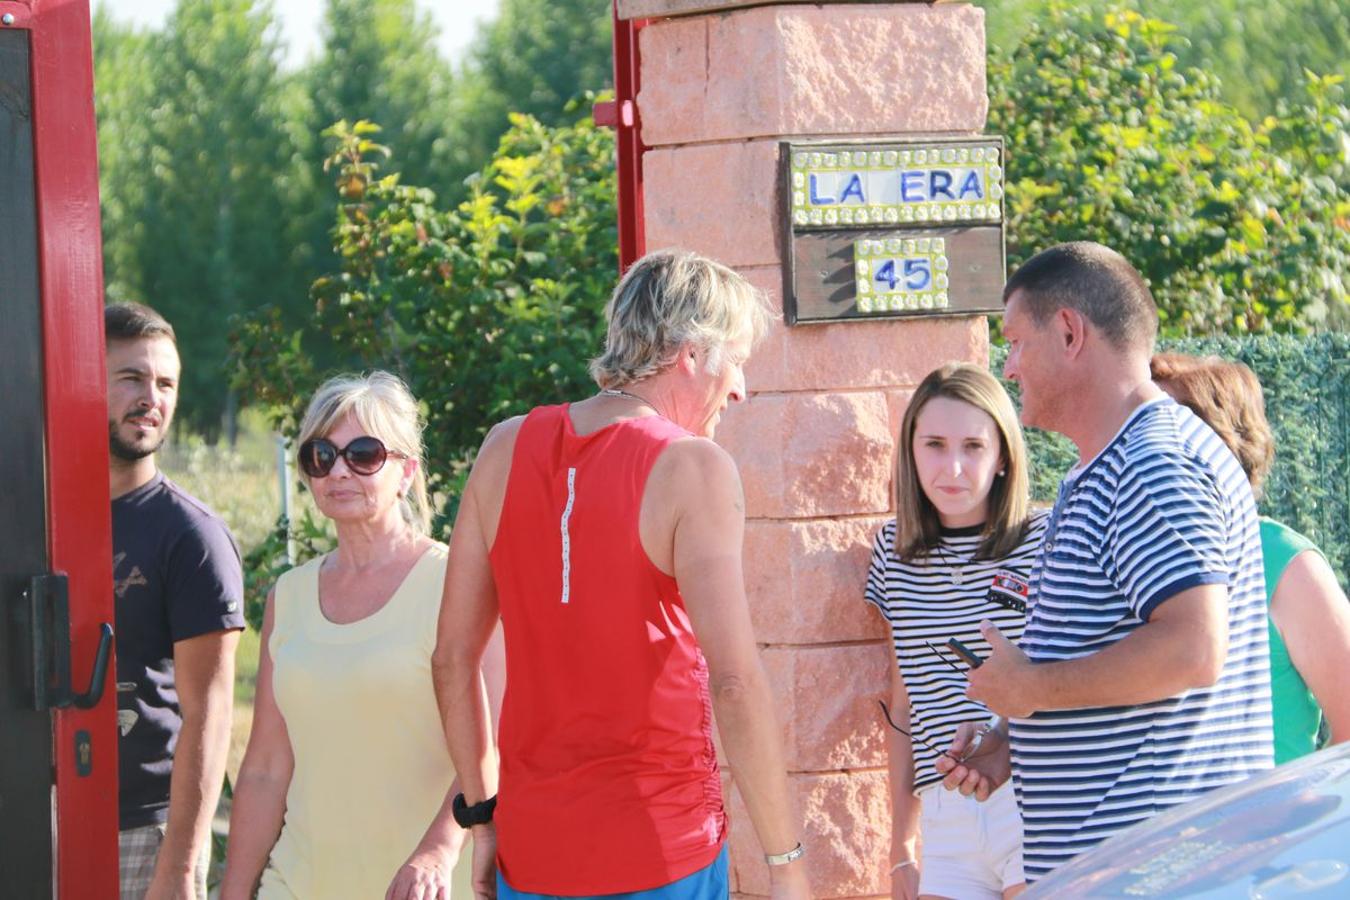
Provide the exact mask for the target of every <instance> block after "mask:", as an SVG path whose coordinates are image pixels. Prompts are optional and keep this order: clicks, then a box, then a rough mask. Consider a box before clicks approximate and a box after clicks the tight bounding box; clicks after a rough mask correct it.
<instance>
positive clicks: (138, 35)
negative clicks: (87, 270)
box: [93, 6, 154, 300]
mask: <svg viewBox="0 0 1350 900" xmlns="http://www.w3.org/2000/svg"><path fill="white" fill-rule="evenodd" d="M93 37H94V110H95V113H96V114H97V117H98V145H99V197H100V201H101V202H100V206H101V212H102V219H103V280H104V285H105V288H104V291H105V293H106V295H107V297H108V299H109V300H128V299H135V298H136V297H137V296H138V295H139V286H140V275H139V271H138V267H137V258H138V248H139V246H140V243H141V241H142V240H143V239H144V237H143V234H142V225H141V214H142V212H143V211H144V208H145V205H146V202H147V197H146V178H145V160H146V159H147V158H148V157H149V155H150V129H149V127H148V126H149V123H148V117H147V115H146V113H147V111H148V110H149V109H150V108H151V106H152V105H153V103H154V99H153V98H154V89H153V85H152V84H151V82H150V80H149V79H148V78H146V77H145V74H146V72H147V71H148V70H149V69H150V67H151V65H152V59H153V55H154V54H153V52H152V47H153V41H154V38H153V36H152V35H150V34H147V33H145V32H143V31H138V30H136V29H134V28H131V27H129V26H126V25H123V24H120V23H119V22H118V21H117V20H116V19H114V18H113V16H112V14H111V13H110V12H109V11H108V7H106V6H99V7H98V8H97V9H96V10H95V12H94V20H93Z"/></svg>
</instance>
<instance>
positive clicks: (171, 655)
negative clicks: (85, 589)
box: [103, 303, 244, 900]
mask: <svg viewBox="0 0 1350 900" xmlns="http://www.w3.org/2000/svg"><path fill="white" fill-rule="evenodd" d="M103 328H104V334H105V336H106V339H107V353H106V357H105V358H106V361H107V365H108V446H109V451H110V456H109V472H108V477H109V481H108V483H109V487H110V489H111V493H112V538H113V594H114V596H115V599H116V604H117V622H116V624H117V727H118V736H119V740H118V744H117V756H118V759H117V763H118V808H119V831H118V839H117V840H118V857H119V875H120V877H119V893H120V896H121V900H142V898H149V900H160V898H165V897H173V898H187V897H196V898H199V900H206V873H207V869H208V868H209V867H210V858H211V816H212V814H213V813H214V812H215V809H216V801H217V800H218V799H219V797H220V790H221V784H222V783H223V781H224V775H225V757H226V755H227V753H228V752H229V746H230V720H231V713H232V710H233V698H234V653H235V647H236V646H237V644H238V643H239V632H240V631H241V630H242V629H243V627H244V574H243V569H242V567H241V564H240V558H239V547H238V545H237V544H236V543H235V541H234V538H233V536H231V534H230V531H229V529H228V528H227V527H226V526H225V523H224V522H223V521H221V519H220V517H219V516H217V515H216V514H215V513H214V512H212V511H211V510H210V509H208V508H207V507H206V506H204V505H203V504H202V502H201V501H200V500H198V499H197V498H195V497H193V496H192V495H191V494H188V493H187V492H186V491H184V490H183V489H182V488H181V487H179V486H178V485H176V484H174V483H173V482H172V481H170V480H169V479H168V478H165V477H164V473H163V472H161V471H160V470H159V466H158V464H157V463H156V453H157V452H158V450H159V448H160V446H161V445H162V444H163V443H164V439H165V438H166V437H167V436H168V433H169V428H170V426H171V425H172V424H173V414H174V410H175V409H177V406H178V385H179V375H180V374H181V371H182V362H181V361H180V359H179V357H178V345H177V341H176V338H175V336H174V331H173V326H171V325H170V324H169V323H168V322H167V321H166V320H165V319H164V317H163V316H161V315H160V314H159V313H157V312H155V311H154V310H153V309H151V308H150V307H148V306H142V305H141V304H139V303H113V304H110V305H109V306H107V307H105V308H104V311H103Z"/></svg>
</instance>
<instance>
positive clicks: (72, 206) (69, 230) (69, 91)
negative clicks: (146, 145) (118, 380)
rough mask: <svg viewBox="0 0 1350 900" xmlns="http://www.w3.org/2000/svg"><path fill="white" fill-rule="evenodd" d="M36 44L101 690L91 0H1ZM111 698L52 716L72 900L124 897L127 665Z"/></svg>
mask: <svg viewBox="0 0 1350 900" xmlns="http://www.w3.org/2000/svg"><path fill="white" fill-rule="evenodd" d="M5 13H9V14H10V15H13V16H14V21H13V22H12V23H11V24H10V25H9V27H19V28H27V29H28V30H29V35H30V36H29V40H30V47H31V77H32V99H33V103H32V109H33V156H34V170H35V175H36V179H35V181H36V186H35V187H36V190H35V198H36V205H37V225H38V241H39V242H38V265H39V268H38V272H39V279H40V285H41V298H42V331H43V340H42V353H43V376H44V379H43V380H44V390H45V401H44V403H45V408H46V417H45V420H46V435H45V437H46V463H47V471H46V477H47V496H48V532H47V539H48V548H49V553H50V559H51V569H52V571H53V572H57V573H65V575H66V576H67V577H68V580H69V597H70V634H71V653H70V658H71V662H72V672H71V676H72V678H71V681H72V684H73V685H76V686H77V687H76V690H77V691H83V690H84V689H85V687H86V686H88V685H89V684H90V677H91V673H92V669H93V660H94V656H95V652H96V649H97V647H98V644H99V641H100V632H101V629H102V627H103V625H104V623H111V622H112V621H113V604H112V535H111V518H110V516H111V513H110V509H111V507H110V502H109V492H108V475H107V472H108V439H107V430H106V426H105V423H106V421H107V391H106V384H105V379H106V373H105V367H104V344H103V314H102V313H103V271H102V245H101V234H100V223H99V196H98V156H97V149H96V148H97V133H96V130H95V121H94V78H93V55H92V45H91V35H90V18H89V3H88V0H27V2H17V3H16V2H0V18H3V15H4V14H5ZM108 670H109V671H108V674H107V676H106V681H105V684H104V690H103V694H102V699H101V701H100V702H99V703H98V704H97V705H96V706H95V707H94V708H93V709H80V708H77V707H75V706H70V707H67V708H64V709H59V710H56V711H55V713H54V716H53V729H54V741H53V746H54V756H55V760H54V768H55V808H56V825H55V832H56V833H55V835H54V836H53V837H54V841H55V844H54V850H55V853H54V858H55V863H56V864H55V868H56V871H55V873H54V877H53V881H54V884H55V887H56V896H57V897H59V898H61V900H105V898H109V897H116V896H117V730H116V727H117V726H116V721H117V720H116V708H117V691H116V674H115V673H116V667H115V666H114V665H112V664H111V661H110V663H109V666H108Z"/></svg>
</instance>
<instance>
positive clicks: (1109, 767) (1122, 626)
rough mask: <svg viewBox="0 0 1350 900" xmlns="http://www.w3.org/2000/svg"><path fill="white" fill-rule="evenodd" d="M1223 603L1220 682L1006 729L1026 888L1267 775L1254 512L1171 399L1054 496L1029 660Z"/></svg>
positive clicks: (1128, 428) (1200, 429)
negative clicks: (1196, 605) (1189, 592)
mask: <svg viewBox="0 0 1350 900" xmlns="http://www.w3.org/2000/svg"><path fill="white" fill-rule="evenodd" d="M1202 584H1223V585H1226V586H1227V588H1228V598H1229V602H1228V658H1227V661H1226V662H1225V664H1224V668H1223V674H1222V675H1221V676H1220V678H1219V680H1218V682H1217V683H1216V684H1215V685H1214V686H1212V687H1209V688H1203V689H1197V690H1191V691H1187V692H1185V693H1183V694H1181V695H1180V696H1176V697H1170V698H1168V699H1165V700H1159V701H1156V702H1153V703H1147V704H1144V705H1142V706H1117V707H1107V708H1093V709H1074V710H1061V711H1054V712H1039V713H1036V714H1034V715H1033V716H1031V717H1030V718H1027V719H1014V720H1013V721H1012V723H1011V733H1012V763H1013V778H1014V785H1015V787H1016V789H1017V794H1018V801H1019V802H1020V804H1021V807H1022V819H1023V823H1024V828H1025V847H1024V858H1025V863H1026V874H1027V878H1028V880H1035V879H1036V878H1039V877H1042V876H1044V875H1045V874H1047V873H1048V872H1050V871H1051V870H1052V869H1054V868H1055V867H1056V866H1058V865H1060V864H1061V863H1064V862H1067V861H1068V860H1069V859H1072V858H1073V857H1075V856H1077V855H1078V854H1080V853H1082V852H1084V851H1085V850H1088V849H1090V848H1091V847H1093V846H1095V845H1096V844H1098V843H1100V842H1101V841H1102V840H1104V839H1105V838H1107V837H1110V836H1111V835H1113V834H1115V833H1116V832H1118V831H1120V830H1122V829H1124V828H1126V827H1127V826H1129V825H1132V824H1134V823H1136V822H1140V821H1143V820H1145V819H1148V818H1149V817H1151V816H1153V815H1155V814H1156V813H1158V812H1161V811H1162V810H1164V809H1167V808H1168V807H1171V806H1175V805H1177V804H1179V803H1182V802H1184V801H1186V800H1189V799H1191V798H1193V797H1195V796H1197V795H1198V794H1201V793H1203V792H1205V791H1208V790H1211V789H1212V788H1216V787H1219V786H1221V785H1225V784H1229V783H1232V782H1235V781H1240V780H1242V779H1244V778H1246V777H1248V776H1250V775H1252V774H1254V773H1255V772H1257V771H1259V770H1262V769H1268V768H1270V767H1271V766H1272V765H1273V764H1274V761H1273V758H1272V752H1271V741H1272V738H1271V712H1270V684H1269V680H1270V676H1269V656H1268V650H1267V645H1266V600H1265V584H1264V581H1263V575H1262V568H1261V535H1260V531H1259V528H1258V525H1257V519H1256V505H1255V503H1254V502H1253V500H1252V492H1251V488H1250V486H1249V485H1248V483H1247V479H1246V476H1245V475H1244V474H1243V472H1242V468H1241V466H1239V465H1238V462H1237V460H1236V459H1235V458H1234V457H1233V454H1232V453H1231V452H1229V450H1228V448H1227V447H1226V446H1225V445H1224V444H1223V442H1222V441H1221V440H1220V439H1219V438H1218V437H1217V436H1216V435H1215V434H1214V432H1213V431H1211V430H1210V428H1209V426H1207V425H1205V424H1204V423H1203V422H1202V421H1201V420H1200V419H1199V418H1197V417H1196V416H1195V415H1194V414H1193V413H1192V412H1191V411H1190V410H1188V409H1186V408H1185V407H1183V406H1180V405H1179V404H1177V403H1176V402H1174V401H1173V400H1171V399H1170V398H1166V399H1161V400H1157V401H1153V402H1150V403H1146V404H1144V405H1142V406H1140V407H1139V408H1138V409H1136V410H1135V411H1134V412H1133V413H1132V414H1131V416H1130V418H1129V420H1128V421H1127V422H1126V423H1125V425H1124V426H1123V427H1122V428H1121V430H1120V432H1119V433H1118V434H1117V435H1116V436H1115V438H1114V439H1112V441H1111V443H1109V444H1108V445H1107V446H1106V447H1105V448H1104V449H1103V450H1102V452H1101V453H1099V454H1098V455H1097V456H1096V457H1095V458H1094V459H1093V460H1092V461H1091V462H1090V463H1088V464H1087V465H1086V466H1084V467H1083V468H1082V469H1080V470H1079V471H1078V472H1076V473H1074V474H1073V475H1071V476H1070V478H1068V479H1066V480H1065V482H1064V484H1063V485H1061V487H1060V495H1059V499H1058V500H1057V501H1056V502H1055V509H1054V512H1053V513H1052V514H1051V521H1050V525H1049V528H1048V529H1047V532H1046V536H1045V540H1044V543H1043V544H1042V545H1041V551H1040V556H1039V557H1038V558H1037V562H1036V566H1035V568H1034V569H1033V572H1032V584H1031V606H1030V609H1029V610H1028V612H1027V626H1026V631H1025V632H1024V633H1023V635H1022V641H1021V646H1022V648H1023V650H1025V651H1026V653H1027V655H1028V656H1030V657H1031V659H1033V660H1036V661H1050V660H1062V659H1075V658H1077V657H1082V656H1087V655H1089V654H1092V653H1095V652H1097V651H1099V650H1102V649H1103V648H1105V647H1108V646H1110V645H1111V644H1114V643H1115V642H1116V641H1119V640H1120V639H1121V638H1124V637H1125V636H1126V635H1128V634H1129V633H1130V632H1132V631H1134V629H1136V628H1138V627H1139V626H1140V625H1142V624H1144V623H1145V622H1147V621H1148V618H1149V615H1150V614H1151V613H1152V612H1153V610H1154V609H1155V608H1156V607H1157V606H1158V605H1159V604H1160V603H1165V602H1166V601H1167V599H1168V598H1169V597H1172V596H1175V595H1176V594H1178V593H1179V592H1181V591H1183V590H1186V589H1187V588H1191V587H1195V586H1197V585H1202Z"/></svg>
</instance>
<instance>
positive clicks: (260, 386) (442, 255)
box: [234, 107, 618, 526]
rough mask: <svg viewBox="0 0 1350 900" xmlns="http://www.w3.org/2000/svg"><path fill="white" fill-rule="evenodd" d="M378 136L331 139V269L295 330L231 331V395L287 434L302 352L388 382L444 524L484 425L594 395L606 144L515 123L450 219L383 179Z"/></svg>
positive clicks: (308, 360)
mask: <svg viewBox="0 0 1350 900" xmlns="http://www.w3.org/2000/svg"><path fill="white" fill-rule="evenodd" d="M572 114H573V115H574V116H575V115H576V109H575V107H574V108H573V109H572ZM375 133H376V129H375V127H374V126H373V125H370V124H368V123H364V122H362V123H357V124H356V125H355V126H350V125H348V124H347V123H345V122H344V123H339V124H338V125H336V126H334V129H333V130H332V136H333V137H334V139H335V140H336V142H337V148H336V151H335V153H334V155H333V156H332V157H330V160H329V162H330V171H331V172H332V173H333V174H335V175H336V176H337V179H336V183H337V188H338V194H339V201H340V202H339V207H338V217H337V227H336V230H335V232H334V235H335V238H334V239H335V246H336V250H337V254H338V257H339V259H340V260H341V268H340V269H339V270H338V271H335V272H332V273H330V274H327V275H324V276H322V277H320V278H319V279H318V280H316V281H315V283H314V286H313V290H312V294H313V297H314V299H315V308H314V314H313V316H312V318H311V320H310V321H309V322H308V323H307V325H306V327H305V328H303V329H300V330H291V329H288V328H286V327H285V325H284V323H283V321H282V318H281V316H280V315H279V313H278V312H277V311H275V310H266V311H263V312H261V313H259V314H257V315H254V316H251V317H248V318H246V319H244V320H243V321H241V323H240V325H239V328H238V329H237V331H236V337H235V341H234V344H235V354H236V357H235V358H236V367H235V371H236V383H237V384H238V385H239V386H240V387H241V388H242V389H243V391H244V392H245V396H247V397H248V398H250V399H256V400H258V401H261V402H262V403H264V404H267V405H268V406H269V407H270V408H271V409H272V410H273V412H274V423H275V424H276V426H277V427H278V429H279V430H281V431H282V432H283V433H287V434H293V433H294V430H295V427H296V423H297V421H298V419H299V416H300V414H301V412H302V410H303V406H304V404H305V403H306V402H307V401H308V398H309V396H310V394H311V393H312V392H313V389H314V388H315V387H316V386H317V385H318V382H319V380H320V378H321V377H322V376H323V375H325V374H328V372H327V371H326V369H327V368H328V367H324V366H319V365H316V364H315V363H314V361H313V357H312V355H310V354H309V353H308V352H306V347H307V346H308V345H310V344H311V343H312V342H313V341H314V340H315V339H316V338H319V337H321V336H322V337H324V338H325V339H331V340H332V341H333V343H334V344H335V345H336V346H337V347H339V348H342V351H343V354H344V355H343V356H342V358H341V359H339V360H337V361H336V365H335V366H333V367H332V368H354V369H365V368H372V367H380V368H385V369H389V370H391V371H394V372H397V373H398V374H399V375H401V376H402V377H403V378H404V379H405V380H406V381H407V382H408V384H409V386H410V387H411V388H412V390H413V393H414V394H415V395H416V396H417V397H419V398H420V399H421V401H422V403H423V404H424V406H425V408H426V415H427V421H428V425H427V431H426V439H427V452H428V459H429V460H430V461H431V464H430V465H429V466H428V474H429V476H430V480H431V488H432V490H433V492H434V493H435V494H436V495H437V496H438V499H439V502H440V503H441V518H440V519H439V521H440V523H441V525H442V526H443V525H444V523H445V519H446V513H447V511H448V507H447V506H446V504H448V503H449V502H450V501H451V500H452V499H453V496H454V495H455V493H456V479H457V478H458V477H459V475H460V474H462V472H463V468H464V463H465V461H466V460H467V459H469V458H470V457H471V455H472V453H473V452H474V450H475V449H476V448H477V446H478V444H479V443H480V441H481V440H482V437H483V435H484V433H485V430H486V428H487V427H488V426H489V425H491V424H492V423H493V422H496V421H499V420H501V419H503V418H505V417H507V416H510V415H513V414H516V413H520V412H524V411H526V410H528V409H529V408H530V407H532V406H535V405H537V404H540V403H547V402H559V401H562V400H565V399H567V398H569V397H574V396H576V395H577V394H578V393H582V392H584V391H585V390H587V389H588V388H589V387H590V386H591V382H590V378H589V376H588V374H587V361H588V360H589V359H590V358H591V356H593V355H594V354H595V353H596V352H597V351H598V349H599V346H600V341H601V335H602V318H603V316H602V311H603V308H604V303H605V300H606V298H607V297H608V294H609V291H610V290H611V289H612V287H613V284H614V282H615V280H616V276H617V268H618V262H617V251H616V243H617V235H616V228H615V210H614V174H613V172H614V144H613V137H612V135H611V133H610V132H608V131H607V130H603V129H597V128H596V127H595V126H594V124H593V123H592V122H591V121H590V118H589V116H588V115H584V116H581V117H578V118H576V120H575V121H574V122H573V123H572V124H567V125H562V126H558V127H555V128H550V127H546V126H544V125H542V124H540V123H539V122H538V121H537V120H536V119H534V118H532V117H530V116H525V115H521V114H513V115H512V117H511V129H510V130H509V131H508V132H507V133H506V134H505V135H504V136H503V138H502V140H501V143H500V145H499V148H498V151H497V154H496V155H495V156H494V157H493V159H492V160H491V162H490V163H489V164H488V165H487V166H486V167H485V168H484V169H483V171H482V172H481V173H479V175H478V176H477V177H476V178H473V179H471V184H470V188H471V193H470V196H469V198H468V199H467V200H465V201H464V202H463V203H461V204H460V205H459V206H458V207H455V208H445V207H442V206H438V205H437V203H436V200H435V196H434V195H433V193H432V192H431V191H429V190H427V189H425V188H420V187H414V186H411V185H405V184H403V183H402V182H401V179H400V177H399V176H398V175H397V174H389V175H382V174H380V171H379V167H380V165H381V161H382V160H383V159H384V157H385V156H387V155H388V150H387V148H384V147H382V146H381V145H379V144H377V143H375V140H374V137H375Z"/></svg>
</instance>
